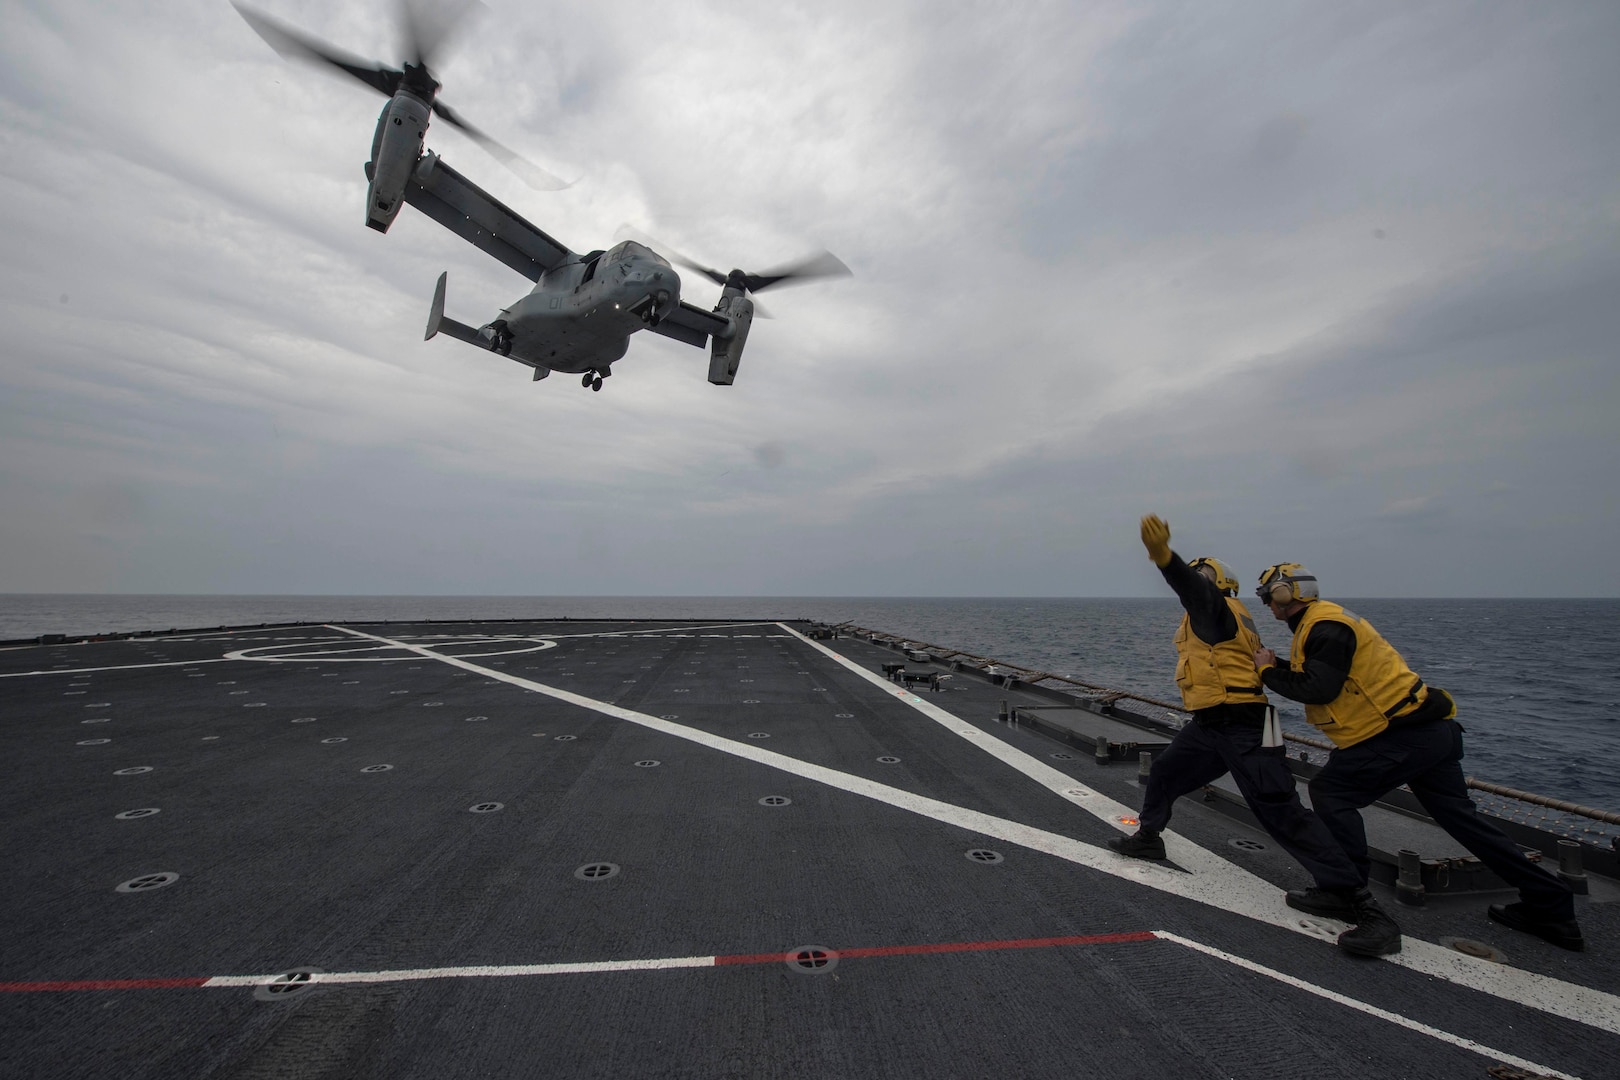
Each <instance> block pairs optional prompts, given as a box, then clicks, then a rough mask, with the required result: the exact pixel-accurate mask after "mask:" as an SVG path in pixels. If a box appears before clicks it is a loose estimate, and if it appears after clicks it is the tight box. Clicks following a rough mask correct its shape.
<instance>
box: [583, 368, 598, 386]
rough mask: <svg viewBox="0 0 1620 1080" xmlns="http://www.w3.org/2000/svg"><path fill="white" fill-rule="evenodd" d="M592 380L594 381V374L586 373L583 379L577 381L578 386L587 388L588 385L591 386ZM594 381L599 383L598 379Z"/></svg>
mask: <svg viewBox="0 0 1620 1080" xmlns="http://www.w3.org/2000/svg"><path fill="white" fill-rule="evenodd" d="M592 379H596V372H594V371H587V372H586V373H585V377H584V378H583V379H581V380H579V385H581V386H589V385H591V380H592ZM596 381H597V382H601V380H600V379H597V380H596Z"/></svg>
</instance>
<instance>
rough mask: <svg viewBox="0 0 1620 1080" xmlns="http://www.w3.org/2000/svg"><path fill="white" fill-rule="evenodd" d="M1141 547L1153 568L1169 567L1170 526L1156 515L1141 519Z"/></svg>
mask: <svg viewBox="0 0 1620 1080" xmlns="http://www.w3.org/2000/svg"><path fill="white" fill-rule="evenodd" d="M1142 546H1143V547H1145V548H1147V552H1148V558H1150V559H1152V560H1153V565H1154V566H1169V565H1170V525H1169V523H1168V522H1166V521H1165V520H1163V519H1162V518H1160V517H1159V516H1158V515H1157V514H1149V515H1148V516H1147V517H1145V518H1143V519H1142Z"/></svg>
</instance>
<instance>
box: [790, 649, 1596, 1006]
mask: <svg viewBox="0 0 1620 1080" xmlns="http://www.w3.org/2000/svg"><path fill="white" fill-rule="evenodd" d="M782 629H784V630H786V631H787V632H788V633H790V634H792V635H793V636H794V637H797V638H798V639H799V640H800V641H802V642H804V643H805V644H806V645H808V646H810V647H811V648H813V649H815V650H816V651H817V652H820V653H822V654H823V655H825V656H827V657H829V658H831V659H832V660H834V661H836V662H837V663H839V664H840V665H842V666H843V667H845V668H847V669H849V670H850V671H852V672H854V673H855V674H857V675H859V676H860V677H861V678H863V679H865V680H866V681H868V682H870V683H872V684H873V685H875V686H878V687H881V688H883V689H884V690H885V691H887V692H888V693H890V695H891V696H894V697H897V698H899V699H900V700H902V701H904V702H905V703H906V704H907V705H910V706H911V707H912V708H914V709H916V710H917V711H918V712H920V713H922V714H923V715H924V716H927V717H928V718H929V719H931V720H934V721H936V722H938V723H939V724H941V725H943V726H944V727H945V728H946V729H947V730H949V731H952V732H955V733H956V734H958V735H961V736H962V737H963V738H966V739H968V740H969V741H970V742H971V743H972V744H973V745H975V746H977V747H979V749H981V750H984V751H985V752H986V753H989V754H991V755H993V756H994V757H996V758H997V759H998V760H1001V761H1003V762H1005V763H1006V764H1008V765H1010V766H1012V767H1013V768H1015V769H1017V770H1018V771H1019V772H1022V773H1024V774H1025V775H1026V776H1028V777H1030V779H1032V780H1034V781H1035V782H1037V783H1039V784H1041V785H1042V786H1044V787H1047V788H1049V789H1051V790H1052V791H1055V792H1057V794H1059V795H1061V796H1063V797H1064V798H1066V799H1069V801H1070V802H1072V803H1074V805H1076V806H1078V807H1080V808H1081V809H1083V810H1086V811H1087V812H1089V813H1093V814H1096V815H1097V816H1098V817H1101V818H1102V819H1103V820H1105V821H1112V822H1113V823H1114V824H1115V825H1116V827H1120V828H1124V826H1120V825H1119V824H1118V822H1117V820H1115V819H1116V818H1117V816H1118V815H1119V812H1120V811H1121V810H1124V812H1125V813H1127V814H1129V815H1130V816H1132V817H1134V816H1135V815H1136V811H1134V810H1130V809H1128V808H1124V807H1122V806H1121V804H1120V803H1117V802H1114V801H1113V800H1111V799H1109V798H1108V797H1107V796H1105V795H1102V794H1100V793H1097V792H1093V791H1091V790H1090V789H1089V788H1087V787H1086V786H1085V785H1083V784H1081V783H1079V782H1078V781H1076V780H1075V779H1074V778H1073V777H1070V776H1067V775H1065V774H1064V773H1061V772H1058V771H1057V770H1056V769H1054V768H1052V767H1051V766H1049V765H1047V764H1046V763H1045V762H1043V761H1041V760H1040V759H1038V758H1035V757H1031V756H1030V755H1028V754H1026V753H1024V752H1023V751H1022V750H1019V749H1017V748H1015V747H1012V746H1009V745H1008V744H1006V743H1005V742H1003V741H1002V740H1001V739H999V738H997V737H995V736H994V735H991V734H987V733H985V732H981V731H980V730H979V729H977V728H966V727H964V725H963V722H962V719H961V717H959V716H955V715H953V714H952V713H948V712H946V711H945V710H944V709H942V708H940V707H939V706H937V705H934V704H932V703H930V702H927V701H924V700H923V699H922V698H920V697H918V696H917V695H916V694H913V693H911V692H910V691H909V690H902V689H899V688H897V687H896V686H895V685H894V684H893V683H891V682H889V681H888V680H887V679H885V678H883V676H882V675H879V674H878V673H877V672H874V671H869V670H867V669H866V668H865V667H862V666H861V665H860V664H858V663H856V662H855V661H853V660H850V659H849V658H847V657H845V656H842V655H840V654H839V653H836V652H834V651H833V650H831V649H829V648H827V647H826V646H824V645H822V644H821V643H819V642H816V641H812V640H810V639H809V638H807V637H805V636H804V635H803V634H800V633H798V632H797V631H796V630H794V629H793V628H792V627H790V626H783V627H782ZM1071 791H1085V792H1087V794H1086V795H1083V796H1074V795H1071V794H1069V792H1071ZM1163 835H1164V841H1165V849H1166V851H1167V853H1168V854H1169V856H1170V858H1171V859H1172V860H1173V861H1175V862H1177V863H1179V864H1180V865H1182V866H1185V867H1187V868H1188V869H1189V870H1192V871H1194V874H1193V876H1194V877H1198V876H1201V875H1213V876H1217V877H1221V878H1223V879H1224V882H1223V886H1224V887H1223V888H1220V889H1213V888H1212V889H1211V890H1209V892H1208V895H1209V896H1210V897H1211V898H1206V894H1205V893H1203V892H1201V891H1199V890H1191V889H1189V890H1185V891H1183V890H1178V889H1169V888H1165V887H1164V886H1163V885H1161V884H1160V883H1159V882H1158V881H1157V880H1154V881H1151V882H1148V881H1144V882H1143V883H1144V884H1150V885H1152V887H1153V888H1156V889H1163V890H1164V891H1166V892H1177V893H1178V894H1179V895H1182V896H1186V897H1188V898H1189V899H1193V900H1198V901H1200V902H1202V903H1208V904H1215V905H1217V906H1220V907H1223V908H1225V909H1226V910H1228V911H1231V912H1234V913H1236V914H1239V915H1245V916H1247V917H1249V918H1251V919H1255V920H1257V921H1259V922H1264V923H1269V924H1271V925H1272V926H1280V927H1282V928H1283V929H1286V930H1292V931H1294V932H1295V933H1301V934H1305V935H1307V936H1309V937H1314V938H1317V939H1318V940H1323V941H1328V942H1333V941H1335V939H1336V938H1337V937H1338V934H1339V932H1340V931H1341V930H1342V929H1343V928H1344V926H1345V924H1344V923H1340V922H1337V921H1335V920H1332V919H1313V918H1304V917H1301V914H1300V913H1299V912H1297V911H1294V910H1293V909H1292V908H1289V907H1288V906H1287V905H1286V904H1284V903H1283V902H1282V894H1281V891H1280V890H1279V889H1278V888H1277V887H1276V886H1275V885H1272V884H1271V883H1270V882H1268V881H1266V880H1264V879H1263V878H1260V877H1257V876H1255V875H1253V874H1250V873H1249V872H1248V871H1246V870H1243V869H1242V868H1241V867H1237V866H1234V865H1232V864H1231V863H1229V862H1227V861H1226V860H1225V859H1222V858H1221V857H1220V856H1218V855H1215V854H1214V853H1212V852H1209V851H1207V850H1205V849H1204V848H1202V847H1199V846H1198V845H1197V844H1194V843H1193V842H1192V841H1190V840H1188V839H1186V838H1185V837H1182V836H1178V835H1176V834H1175V833H1173V832H1170V831H1168V830H1167V831H1166V832H1165V833H1164V834H1163ZM1110 854H1112V853H1110ZM1115 857H1116V858H1120V859H1122V860H1123V856H1115ZM1103 869H1106V868H1103ZM1223 894H1225V895H1232V899H1228V900H1218V899H1214V898H1213V897H1216V896H1221V895H1223ZM1233 894H1235V895H1233ZM1383 959H1384V960H1385V961H1386V962H1388V963H1391V964H1395V965H1397V966H1399V967H1404V968H1407V969H1409V970H1411V971H1415V972H1419V973H1420V974H1423V975H1429V976H1433V977H1434V978H1437V979H1444V980H1445V981H1447V982H1450V983H1455V984H1457V985H1459V986H1466V987H1468V988H1470V989H1472V990H1478V991H1480V992H1481V993H1486V994H1490V995H1492V996H1493V997H1498V998H1503V999H1506V1000H1508V1001H1513V1002H1516V1003H1518V1004H1520V1005H1525V1006H1528V1007H1530V1008H1533V1009H1538V1010H1540V1011H1542V1012H1546V1013H1551V1014H1552V1015H1554V1016H1561V1017H1564V1018H1565V1019H1566V1020H1574V1021H1576V1022H1577V1023H1581V1024H1585V1025H1587V1026H1589V1027H1595V1028H1599V1029H1601V1030H1603V1031H1609V1032H1613V1033H1615V1034H1620V997H1617V996H1616V995H1614V994H1608V993H1604V992H1603V991H1601V990H1594V989H1591V988H1590V987H1585V986H1579V985H1577V984H1575V983H1568V982H1564V981H1563V980H1561V979H1554V978H1551V977H1549V976H1546V975H1538V974H1536V973H1534V972H1530V971H1525V970H1523V969H1522V968H1515V967H1509V966H1508V965H1506V964H1498V963H1493V962H1491V961H1489V960H1484V959H1481V958H1479V957H1474V956H1466V955H1464V954H1463V953H1460V952H1457V951H1456V950H1454V949H1448V948H1446V947H1444V946H1442V945H1436V944H1434V943H1433V942H1428V941H1424V940H1422V939H1421V938H1414V937H1410V936H1406V937H1402V938H1401V951H1400V952H1399V953H1397V954H1396V955H1394V956H1387V957H1384V958H1383Z"/></svg>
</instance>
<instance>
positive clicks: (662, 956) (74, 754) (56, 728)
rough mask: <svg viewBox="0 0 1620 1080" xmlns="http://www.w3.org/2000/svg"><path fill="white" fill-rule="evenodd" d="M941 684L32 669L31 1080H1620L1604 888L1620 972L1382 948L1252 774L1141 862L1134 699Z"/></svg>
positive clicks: (289, 629)
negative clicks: (1235, 810) (1302, 857)
mask: <svg viewBox="0 0 1620 1080" xmlns="http://www.w3.org/2000/svg"><path fill="white" fill-rule="evenodd" d="M896 660H897V653H896V651H895V650H894V649H892V648H888V647H884V645H883V644H882V643H880V642H877V641H874V640H867V639H864V638H859V637H851V636H845V635H830V634H827V633H826V632H824V631H823V630H822V629H821V628H815V627H812V626H811V625H810V624H808V623H796V622H790V621H785V622H780V623H778V622H757V621H736V622H727V621H716V620H705V621H693V622H668V621H659V622H651V621H613V622H606V621H604V622H590V621H566V620H559V621H545V622H527V623H525V622H490V623H464V622H458V623H415V624H411V623H399V622H394V623H387V624H361V623H355V624H341V625H339V624H333V625H315V626H309V625H300V626H286V627H255V628H242V629H235V630H218V631H184V632H174V633H168V634H161V635H150V636H137V637H128V638H123V639H119V640H106V641H84V642H66V641H62V642H53V643H48V644H38V645H29V646H17V647H10V648H6V649H3V650H0V762H3V763H4V765H3V768H4V771H5V784H4V787H3V789H0V806H3V809H4V813H3V815H0V841H3V850H4V852H5V859H6V863H7V873H6V882H7V887H6V889H5V890H4V891H3V893H0V927H3V931H4V932H3V935H0V991H4V992H0V1032H3V1033H4V1038H0V1075H4V1076H19V1077H24V1076H26V1077H37V1078H46V1077H92V1076H96V1077H100V1076H119V1077H124V1078H137V1077H139V1078H146V1077H152V1078H157V1077H165V1078H167V1077H176V1076H185V1077H218V1078H234V1080H247V1078H258V1077H334V1078H336V1077H346V1078H347V1077H377V1078H382V1077H389V1078H398V1077H435V1078H443V1077H529V1076H535V1077H538V1076H548V1077H549V1076H559V1077H561V1076H568V1077H574V1076H578V1077H610V1076H612V1077H641V1076H648V1077H652V1076H657V1077H703V1078H719V1077H736V1078H750V1080H752V1078H762V1077H770V1078H789V1077H805V1078H816V1080H824V1078H827V1077H863V1078H864V1077H872V1078H878V1077H930V1078H940V1077H964V1078H969V1077H973V1078H976V1077H987V1076H1007V1077H1064V1078H1072V1077H1086V1076H1108V1077H1163V1076H1177V1077H1212V1078H1213V1077H1244V1078H1273V1077H1275V1078H1279V1080H1281V1078H1288V1080H1295V1078H1298V1077H1302V1076H1308V1077H1311V1078H1313V1080H1330V1078H1341V1077H1342V1078H1345V1080H1367V1078H1369V1077H1375V1078H1380V1080H1383V1078H1395V1077H1414V1078H1416V1077H1425V1078H1427V1077H1434V1078H1452V1077H1485V1076H1487V1075H1488V1072H1487V1070H1490V1069H1496V1070H1497V1071H1496V1075H1499V1076H1511V1075H1520V1076H1525V1075H1541V1076H1556V1077H1583V1078H1587V1080H1597V1078H1602V1077H1612V1076H1614V1075H1615V1074H1616V1073H1615V1064H1614V1063H1615V1062H1616V1061H1617V1060H1620V963H1617V960H1620V944H1617V934H1620V905H1617V904H1616V901H1617V900H1620V885H1617V884H1616V883H1615V881H1614V880H1613V879H1612V878H1610V877H1607V876H1605V875H1604V874H1603V873H1600V872H1598V870H1601V869H1602V867H1588V870H1589V871H1591V872H1589V873H1588V874H1587V878H1588V881H1589V887H1588V891H1587V893H1586V894H1585V895H1583V896H1581V897H1580V898H1579V899H1578V910H1577V914H1578V917H1579V918H1580V920H1581V924H1582V927H1583V929H1584V931H1585V934H1586V938H1587V942H1588V945H1587V951H1586V952H1584V953H1570V952H1566V951H1563V950H1561V949H1558V948H1556V947H1554V946H1552V945H1550V944H1547V943H1545V942H1542V941H1540V940H1538V939H1536V938H1533V937H1529V936H1526V935H1523V934H1518V933H1515V932H1513V931H1511V930H1508V929H1506V928H1505V927H1502V926H1499V925H1497V924H1495V923H1493V922H1490V921H1489V920H1487V918H1486V917H1485V906H1486V904H1487V903H1501V902H1504V900H1510V899H1512V898H1513V897H1512V894H1511V893H1508V894H1502V893H1481V892H1477V891H1476V892H1468V893H1461V894H1446V893H1440V894H1437V895H1434V896H1432V897H1430V898H1429V899H1428V900H1427V902H1426V903H1424V904H1423V905H1422V906H1416V907H1414V906H1408V905H1406V904H1401V903H1397V902H1396V900H1395V897H1394V893H1393V891H1392V890H1391V889H1389V888H1387V887H1385V886H1383V885H1375V891H1376V892H1377V893H1378V896H1379V899H1380V902H1381V903H1382V904H1383V905H1384V907H1385V909H1386V910H1388V911H1389V912H1390V914H1392V915H1393V916H1394V917H1395V918H1396V919H1397V920H1398V921H1399V922H1400V923H1401V926H1402V929H1403V930H1404V931H1405V933H1406V938H1405V940H1404V942H1403V949H1402V951H1401V952H1400V953H1399V954H1398V955H1395V956H1390V957H1386V958H1383V959H1379V960H1365V959H1362V960H1358V959H1355V958H1352V957H1350V956H1348V955H1346V954H1344V953H1343V952H1341V951H1340V950H1339V949H1338V948H1337V947H1336V946H1335V945H1334V944H1333V939H1334V937H1335V936H1336V935H1337V933H1338V932H1339V931H1341V930H1342V929H1344V926H1343V924H1340V923H1336V922H1333V921H1332V920H1328V919H1318V918H1312V917H1309V916H1305V915H1303V913H1301V912H1297V911H1294V910H1292V909H1290V908H1288V907H1286V906H1285V905H1284V903H1283V890H1284V889H1286V888H1299V887H1303V886H1305V885H1307V884H1309V882H1308V880H1307V879H1306V877H1305V875H1304V873H1303V872H1302V871H1301V870H1300V869H1299V867H1298V866H1297V865H1295V864H1294V863H1293V862H1292V860H1290V859H1289V857H1288V856H1287V855H1286V854H1285V853H1284V852H1282V851H1281V850H1280V849H1279V848H1278V847H1277V845H1276V844H1275V843H1274V842H1273V841H1272V840H1271V839H1270V837H1268V836H1267V835H1266V834H1265V833H1263V832H1261V831H1259V830H1258V829H1256V828H1254V827H1253V826H1252V825H1251V824H1249V823H1247V822H1245V821H1244V820H1242V818H1241V816H1238V817H1234V816H1233V815H1232V814H1231V813H1229V812H1227V809H1228V808H1227V807H1225V806H1224V803H1225V802H1228V801H1229V800H1225V799H1223V798H1219V797H1216V795H1215V794H1214V793H1211V796H1210V801H1206V800H1201V799H1199V798H1196V797H1189V798H1185V799H1182V800H1181V801H1180V802H1178V803H1177V805H1176V809H1175V817H1174V819H1173V821H1172V822H1171V825H1170V830H1171V831H1170V832H1169V833H1167V834H1166V841H1167V845H1168V848H1169V861H1168V863H1164V864H1153V863H1145V862H1141V861H1135V860H1131V859H1127V858H1125V857H1123V856H1120V855H1117V854H1115V853H1113V852H1112V851H1109V850H1108V849H1107V848H1106V847H1104V846H1103V845H1104V843H1105V841H1106V840H1107V839H1109V838H1110V837H1113V836H1116V835H1118V834H1119V833H1120V832H1121V831H1134V818H1133V815H1134V812H1135V808H1136V807H1137V806H1139V805H1140V798H1141V795H1140V792H1141V787H1140V785H1139V784H1138V782H1137V774H1138V769H1137V767H1136V760H1135V758H1134V756H1131V755H1125V756H1124V757H1123V759H1121V758H1120V757H1119V756H1116V757H1115V758H1114V759H1109V758H1108V755H1107V754H1106V753H1100V754H1094V753H1089V752H1087V751H1086V750H1084V749H1083V748H1082V747H1083V734H1084V731H1085V730H1087V726H1088V724H1089V725H1093V726H1095V729H1096V730H1097V731H1106V732H1113V734H1106V735H1103V736H1102V738H1103V743H1104V747H1105V750H1106V748H1107V746H1109V745H1112V744H1111V742H1110V740H1113V741H1114V742H1116V743H1117V741H1118V739H1119V733H1118V730H1117V728H1116V727H1115V726H1114V725H1117V723H1118V718H1117V717H1108V716H1106V715H1104V713H1106V711H1107V710H1103V711H1101V712H1097V711H1095V710H1093V711H1092V712H1091V715H1089V716H1088V710H1087V709H1085V708H1082V707H1079V706H1078V705H1076V706H1075V707H1074V708H1069V707H1066V706H1064V705H1063V704H1062V703H1061V702H1055V701H1054V700H1053V696H1052V695H1051V694H1050V693H1037V692H1035V691H1034V690H1032V689H1031V688H1020V687H1018V686H1017V685H1016V684H1013V685H1010V686H1009V685H1000V684H998V682H997V681H996V680H994V679H992V678H986V677H981V676H980V675H978V674H975V673H969V672H963V671H961V670H952V668H951V667H950V666H949V665H944V664H938V663H934V662H932V661H931V660H917V659H911V660H907V661H906V666H907V670H908V672H909V673H910V674H913V675H916V674H918V673H924V674H927V675H930V676H934V677H933V678H930V679H927V680H926V681H916V680H914V681H913V682H912V683H910V684H909V685H907V684H903V683H900V682H896V681H894V679H893V678H892V677H890V676H889V675H886V674H885V671H884V668H885V666H886V665H889V666H891V667H892V665H894V664H895V662H896ZM1043 717H1044V719H1042V718H1043ZM1037 719H1041V721H1042V722H1041V723H1039V724H1037V723H1035V722H1033V721H1035V720H1037ZM1155 739H1157V740H1158V741H1157V742H1155ZM1163 739H1164V737H1163V736H1156V735H1154V734H1153V733H1152V732H1148V731H1144V732H1143V733H1142V735H1141V741H1142V742H1143V744H1144V745H1149V744H1151V745H1162V743H1163ZM1147 752H1151V750H1149V751H1147ZM1105 761H1106V763H1102V762H1105ZM1301 790H1302V791H1303V785H1301ZM1413 827H1416V826H1413ZM1373 840H1374V845H1375V846H1377V842H1378V837H1377V836H1376V835H1374V836H1373ZM1407 842H1408V841H1405V840H1403V841H1402V843H1403V844H1404V843H1407ZM1504 1070H1509V1071H1504ZM1511 1070H1517V1073H1516V1074H1515V1073H1514V1072H1513V1071H1511Z"/></svg>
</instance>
